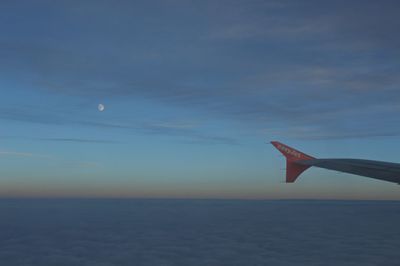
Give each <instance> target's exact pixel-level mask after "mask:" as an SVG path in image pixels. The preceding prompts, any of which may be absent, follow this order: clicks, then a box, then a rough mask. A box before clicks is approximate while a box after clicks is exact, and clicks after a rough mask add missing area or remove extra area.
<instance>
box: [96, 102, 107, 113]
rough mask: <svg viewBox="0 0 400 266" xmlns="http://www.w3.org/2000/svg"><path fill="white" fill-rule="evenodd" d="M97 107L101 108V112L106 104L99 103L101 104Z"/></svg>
mask: <svg viewBox="0 0 400 266" xmlns="http://www.w3.org/2000/svg"><path fill="white" fill-rule="evenodd" d="M97 109H99V111H100V112H103V111H104V109H105V107H104V104H102V103H99V105H98V106H97Z"/></svg>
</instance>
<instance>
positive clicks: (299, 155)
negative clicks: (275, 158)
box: [278, 145, 301, 158]
mask: <svg viewBox="0 0 400 266" xmlns="http://www.w3.org/2000/svg"><path fill="white" fill-rule="evenodd" d="M278 149H280V150H281V151H283V152H284V153H287V154H289V155H292V156H294V157H297V158H301V154H300V153H299V152H297V151H294V150H292V149H289V148H288V147H285V146H282V145H278Z"/></svg>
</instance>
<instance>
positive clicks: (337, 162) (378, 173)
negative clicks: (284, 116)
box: [271, 141, 400, 184]
mask: <svg viewBox="0 0 400 266" xmlns="http://www.w3.org/2000/svg"><path fill="white" fill-rule="evenodd" d="M271 143H272V145H274V146H275V148H277V149H278V150H279V151H280V152H281V153H282V154H283V155H284V156H285V157H286V183H293V182H294V181H295V180H296V179H297V177H298V176H299V175H300V174H301V173H302V172H304V171H305V170H307V169H308V168H309V167H311V166H315V167H320V168H325V169H329V170H335V171H339V172H344V173H350V174H355V175H360V176H366V177H371V178H375V179H380V180H385V181H389V182H394V183H398V184H400V164H398V163H389V162H381V161H371V160H361V159H316V158H314V157H312V156H310V155H307V154H305V153H302V152H300V151H298V150H296V149H293V148H291V147H289V146H287V145H285V144H282V143H280V142H278V141H271Z"/></svg>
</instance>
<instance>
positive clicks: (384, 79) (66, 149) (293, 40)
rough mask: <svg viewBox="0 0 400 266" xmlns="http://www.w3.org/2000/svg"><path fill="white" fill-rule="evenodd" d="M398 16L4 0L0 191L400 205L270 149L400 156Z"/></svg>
mask: <svg viewBox="0 0 400 266" xmlns="http://www.w3.org/2000/svg"><path fill="white" fill-rule="evenodd" d="M399 9H400V5H399V4H398V2H397V1H379V2H377V1H334V2H333V1H326V2H325V1H2V2H1V3H0V13H1V14H0V22H1V23H0V30H1V32H2V34H1V35H0V92H1V97H0V104H1V105H0V123H1V131H0V169H1V170H0V173H1V174H0V184H1V185H0V196H5V197H8V196H39V197H42V196H44V197H47V196H60V197H64V196H79V197H189V198H267V199H269V198H340V199H341V198H356V199H400V194H399V193H398V192H399V191H398V187H397V186H396V185H393V184H391V183H385V182H382V181H375V180H371V179H368V178H363V177H357V176H351V175H347V174H341V173H335V172H330V171H325V170H318V169H311V170H308V171H307V172H306V173H305V174H303V176H302V177H301V178H300V179H299V181H298V182H297V183H296V184H293V185H286V184H282V181H283V180H284V171H283V170H282V169H283V168H284V160H283V158H282V157H281V156H280V154H279V153H278V152H277V151H275V150H274V149H273V148H272V146H270V145H267V144H266V143H267V142H269V141H270V140H280V141H282V142H285V143H287V144H288V145H291V146H294V147H296V148H298V149H300V150H304V151H305V152H307V153H309V154H311V155H314V156H315V157H354V158H368V159H376V160H387V161H393V162H399V161H400V155H399V154H398V149H399V136H400V123H399V120H400V119H399V115H398V114H399V111H400V105H399V100H400V92H399V86H400V78H399V75H398V71H399V69H400V68H399V63H398V62H399V57H400V51H399V49H398V47H399V45H400V37H399V35H398V29H399V27H400V19H399V18H398V12H399ZM99 103H103V104H104V105H105V107H106V109H105V111H104V112H99V111H98V110H97V105H98V104H99Z"/></svg>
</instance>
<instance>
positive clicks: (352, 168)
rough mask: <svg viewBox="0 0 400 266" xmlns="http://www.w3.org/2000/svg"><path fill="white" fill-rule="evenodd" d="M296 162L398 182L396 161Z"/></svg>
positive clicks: (330, 160)
mask: <svg viewBox="0 0 400 266" xmlns="http://www.w3.org/2000/svg"><path fill="white" fill-rule="evenodd" d="M296 163H297V164H301V165H304V166H315V167H320V168H325V169H329V170H334V171H339V172H345V173H350V174H355V175H361V176H367V177H371V178H375V179H380V180H385V181H389V182H394V183H398V184H400V164H398V163H389V162H381V161H371V160H361V159H311V160H300V161H296Z"/></svg>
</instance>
